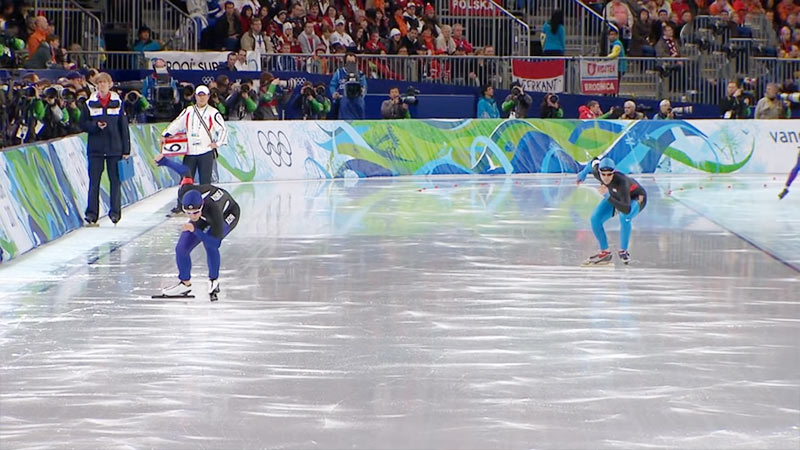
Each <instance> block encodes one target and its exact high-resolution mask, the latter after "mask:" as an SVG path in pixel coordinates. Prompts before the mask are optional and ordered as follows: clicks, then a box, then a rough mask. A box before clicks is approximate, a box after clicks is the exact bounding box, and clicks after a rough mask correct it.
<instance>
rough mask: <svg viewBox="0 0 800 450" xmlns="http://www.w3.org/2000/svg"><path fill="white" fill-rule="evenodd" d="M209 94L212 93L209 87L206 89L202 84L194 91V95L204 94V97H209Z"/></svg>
mask: <svg viewBox="0 0 800 450" xmlns="http://www.w3.org/2000/svg"><path fill="white" fill-rule="evenodd" d="M209 92H210V91H209V90H208V87H206V86H204V85H202V84H201V85H200V86H197V87H196V88H195V89H194V95H200V94H203V95H208V94H209Z"/></svg>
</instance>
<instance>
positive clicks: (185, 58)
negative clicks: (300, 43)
mask: <svg viewBox="0 0 800 450" xmlns="http://www.w3.org/2000/svg"><path fill="white" fill-rule="evenodd" d="M228 53H229V52H144V57H145V58H146V59H147V68H148V69H152V68H153V60H154V59H156V58H160V59H163V60H164V61H165V62H166V63H167V69H169V70H221V69H222V66H224V65H225V64H226V63H227V62H228ZM247 70H249V71H254V72H260V71H261V54H260V53H259V52H254V51H249V52H247Z"/></svg>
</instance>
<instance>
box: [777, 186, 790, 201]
mask: <svg viewBox="0 0 800 450" xmlns="http://www.w3.org/2000/svg"><path fill="white" fill-rule="evenodd" d="M788 193H789V189H786V188H783V190H782V191H781V193H780V194H778V200H783V197H786V194H788Z"/></svg>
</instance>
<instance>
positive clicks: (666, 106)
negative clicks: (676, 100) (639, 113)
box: [653, 99, 675, 120]
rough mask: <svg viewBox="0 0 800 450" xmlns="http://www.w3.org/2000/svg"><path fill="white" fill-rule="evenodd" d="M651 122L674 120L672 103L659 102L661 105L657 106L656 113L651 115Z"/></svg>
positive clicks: (666, 101)
mask: <svg viewBox="0 0 800 450" xmlns="http://www.w3.org/2000/svg"><path fill="white" fill-rule="evenodd" d="M653 120H675V114H674V113H673V112H672V103H670V101H669V100H667V99H664V100H661V103H659V104H658V112H657V113H655V114H653Z"/></svg>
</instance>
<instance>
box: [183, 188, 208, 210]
mask: <svg viewBox="0 0 800 450" xmlns="http://www.w3.org/2000/svg"><path fill="white" fill-rule="evenodd" d="M181 204H182V205H183V209H200V207H201V206H203V195H202V194H201V193H200V191H198V190H196V189H192V190H191V191H188V192H186V193H185V194H183V199H181Z"/></svg>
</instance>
